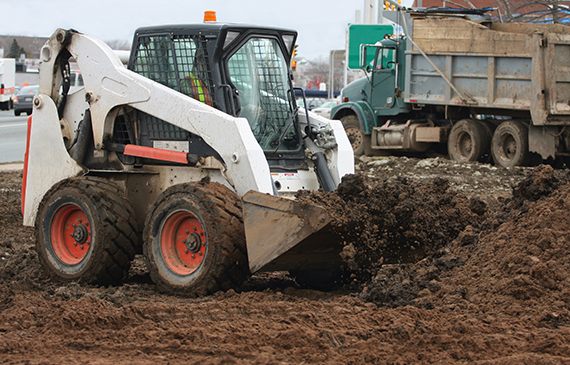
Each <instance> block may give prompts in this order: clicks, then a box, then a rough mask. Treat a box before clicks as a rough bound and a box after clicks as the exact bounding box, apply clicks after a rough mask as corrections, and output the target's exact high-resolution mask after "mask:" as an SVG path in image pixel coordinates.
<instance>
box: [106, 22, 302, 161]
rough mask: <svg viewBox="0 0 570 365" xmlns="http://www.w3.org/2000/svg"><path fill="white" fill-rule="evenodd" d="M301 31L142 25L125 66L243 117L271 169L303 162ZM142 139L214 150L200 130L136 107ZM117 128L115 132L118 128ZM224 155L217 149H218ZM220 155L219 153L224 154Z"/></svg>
mask: <svg viewBox="0 0 570 365" xmlns="http://www.w3.org/2000/svg"><path fill="white" fill-rule="evenodd" d="M296 38H297V33H296V32H295V31H292V30H284V29H267V28H259V27H256V26H249V25H235V24H221V23H210V24H195V25H172V26H159V27H144V28H139V29H138V30H137V31H136V32H135V37H134V41H133V48H132V51H131V56H130V60H129V64H128V68H129V69H130V70H132V71H134V72H136V73H138V74H140V75H142V76H145V77H147V78H149V79H151V80H154V81H156V82H159V83H161V84H163V85H165V86H168V87H169V88H171V89H174V90H177V91H179V92H181V93H183V94H185V95H188V96H190V97H193V98H195V99H196V100H199V101H201V102H203V103H206V104H208V105H210V106H212V107H214V108H217V109H219V110H221V111H223V112H225V113H227V114H230V115H233V116H235V117H243V118H246V119H247V120H248V122H249V125H250V127H251V130H252V132H253V134H254V136H255V138H256V139H257V141H258V142H259V144H260V146H261V147H262V149H263V150H264V151H265V154H266V157H267V160H268V162H269V165H270V167H271V168H272V171H273V170H274V169H284V170H296V169H306V168H307V166H306V163H305V161H304V157H305V156H304V148H303V140H302V138H301V133H300V130H299V126H298V119H297V106H296V104H295V97H294V93H293V89H292V84H291V75H290V69H289V65H290V61H291V55H292V52H293V46H294V44H295V40H296ZM139 114H141V115H139V116H138V120H139V121H140V122H139V123H140V126H137V127H139V128H138V131H140V132H139V133H140V135H132V134H133V133H134V132H135V128H130V129H131V130H129V128H127V126H126V125H123V126H121V123H116V125H115V128H116V129H117V128H123V129H124V130H123V131H122V133H115V136H118V135H123V136H124V137H125V138H127V139H128V140H123V141H119V140H116V141H114V142H116V143H133V141H134V140H137V139H139V140H140V141H141V144H142V145H146V146H150V147H156V148H165V146H168V147H170V148H175V149H176V150H180V151H184V152H190V153H195V154H197V155H200V156H212V155H213V156H216V155H217V154H216V152H215V151H214V150H213V149H212V148H210V147H209V146H208V145H207V144H206V143H205V142H204V141H202V140H201V139H200V138H199V137H198V136H195V135H192V134H191V133H190V132H187V131H185V130H183V129H181V128H178V127H176V126H173V125H171V124H169V123H167V122H165V121H162V120H158V119H157V118H154V117H152V116H150V115H146V114H144V113H141V112H139ZM116 132H117V131H116ZM216 157H218V158H219V156H216ZM220 160H221V159H220Z"/></svg>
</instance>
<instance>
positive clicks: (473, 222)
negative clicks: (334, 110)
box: [0, 158, 570, 365]
mask: <svg viewBox="0 0 570 365" xmlns="http://www.w3.org/2000/svg"><path fill="white" fill-rule="evenodd" d="M388 161H389V162H390V164H391V165H390V168H391V169H393V170H391V171H388V172H387V171H386V170H381V169H380V167H377V166H375V165H374V166H369V167H370V169H369V170H366V175H365V176H364V179H362V176H360V177H358V176H354V177H350V178H348V179H347V181H346V183H345V184H343V187H342V188H341V189H340V190H339V194H329V195H327V194H323V193H318V194H314V195H312V196H311V199H313V200H316V201H318V200H319V199H320V200H321V202H322V203H323V204H328V205H327V206H328V207H330V208H331V209H332V208H334V209H337V210H338V212H339V213H342V214H338V215H337V220H336V222H337V225H338V228H339V229H341V228H345V227H348V228H350V229H349V230H348V232H349V233H347V235H346V236H345V237H344V238H345V241H346V242H347V247H352V249H353V250H354V255H352V256H350V255H349V254H350V252H348V251H349V250H347V252H345V254H347V256H346V258H347V262H350V260H351V257H352V260H353V261H352V263H353V264H354V265H356V268H357V271H358V270H360V271H363V272H366V275H364V276H368V278H370V280H369V279H366V280H365V281H364V282H362V284H363V285H364V287H363V288H361V287H360V286H359V290H358V291H352V292H350V293H348V294H347V293H346V292H345V291H340V292H330V293H325V292H319V291H314V290H306V289H300V288H299V287H298V286H296V285H295V283H294V282H293V280H292V279H291V278H290V277H288V276H287V274H286V273H270V274H264V275H256V276H255V277H254V278H252V279H251V280H249V281H248V282H247V283H246V285H245V286H244V287H243V288H242V291H241V292H239V293H238V292H235V291H233V290H230V291H228V292H226V293H217V294H215V295H211V296H207V297H203V298H198V299H189V298H182V297H173V296H167V295H162V294H159V293H158V292H157V291H156V288H155V286H154V285H153V284H152V283H150V281H149V279H148V273H146V271H145V268H144V265H141V262H140V260H137V261H135V263H134V264H133V266H132V270H131V276H130V278H129V280H128V281H127V283H125V284H123V285H121V286H118V287H94V286H88V285H77V284H75V283H70V284H67V285H61V284H56V283H52V282H47V281H44V279H43V277H44V276H43V274H42V272H41V269H40V267H39V263H38V261H37V258H35V256H34V255H35V253H34V250H33V246H34V242H33V234H32V233H33V230H32V229H29V228H26V227H22V225H21V213H20V187H19V184H20V181H21V175H20V174H6V173H0V225H1V227H2V233H3V234H2V235H0V359H1V360H0V362H2V363H29V364H60V363H97V364H113V363H115V364H116V363H128V364H135V363H136V364H167V363H168V364H189V363H190V364H192V363H195V364H300V363H315V364H362V363H367V364H429V363H438V364H451V363H457V364H472V363H475V364H513V365H514V364H517V365H518V364H569V363H570V346H569V345H568V344H569V343H570V305H569V304H568V303H570V267H568V265H569V264H568V257H569V256H570V255H569V254H570V252H568V250H570V245H569V243H570V242H569V241H570V233H569V231H570V228H569V227H570V225H569V223H570V222H569V220H570V215H569V214H568V210H569V208H570V185H569V184H568V183H567V179H566V178H565V176H567V172H564V174H560V173H558V172H557V171H554V172H553V171H552V170H551V169H549V168H548V167H540V168H537V169H535V170H534V172H532V173H531V174H530V175H528V176H527V177H526V178H525V179H522V178H523V177H524V174H522V175H521V174H520V172H521V171H522V170H519V169H517V170H500V169H499V170H495V169H492V168H489V167H485V166H483V165H481V164H475V165H473V166H465V165H462V166H461V167H460V170H457V171H460V172H454V171H455V170H454V169H455V167H454V166H455V165H457V164H451V163H448V162H446V161H437V160H436V162H437V164H435V162H434V161H431V162H430V163H433V164H434V166H435V165H437V166H435V167H434V169H431V170H426V169H424V168H423V167H419V165H420V162H421V161H420V162H418V161H415V160H413V159H393V158H391V159H389V160H388ZM370 162H376V160H373V161H370ZM428 162H429V161H428ZM367 163H368V162H367ZM367 166H368V165H367ZM398 166H402V169H401V170H400V171H396V168H398ZM422 166H423V163H422ZM372 168H373V169H374V172H373V173H372V172H371V171H372ZM437 169H441V170H437ZM364 170H365V169H362V171H364ZM422 171H425V172H428V173H429V174H430V175H429V176H431V175H433V174H434V173H435V172H434V171H439V172H441V174H440V175H441V176H445V177H449V176H452V177H453V178H452V179H446V180H448V181H450V184H449V185H450V186H452V188H448V187H447V186H446V184H445V182H444V181H443V180H440V179H438V178H435V179H434V178H431V177H430V178H424V177H423V176H426V175H421V173H422ZM469 171H475V172H479V171H488V172H489V173H490V174H494V173H497V175H500V176H499V177H495V176H492V177H491V178H497V180H500V181H502V182H503V183H502V185H501V187H500V188H497V189H496V190H493V194H490V193H489V191H490V190H489V189H488V188H489V186H488V185H483V184H479V183H477V186H483V190H481V191H479V193H477V190H476V189H475V188H474V187H475V184H474V182H473V181H474V179H473V177H476V178H477V179H479V180H478V181H483V180H484V177H485V176H484V174H483V173H481V174H471V175H469V174H468V172H469ZM524 171H527V170H524ZM528 171H531V170H528ZM412 172H413V174H412ZM381 173H383V174H385V175H382V174H381ZM373 175H374V176H376V177H374V176H373ZM387 175H394V176H396V175H400V176H404V175H405V177H406V179H398V178H388V177H386V178H384V177H380V176H387ZM461 176H463V181H465V182H466V183H465V184H466V185H469V189H467V190H468V191H469V192H470V193H469V196H470V198H467V197H466V196H464V195H462V194H459V193H456V192H455V191H467V190H465V189H463V188H462V187H463V186H465V185H458V184H460V181H461V179H460V178H461ZM519 176H520V179H518V177H519ZM515 178H517V179H518V180H517V181H521V180H522V181H524V182H521V183H520V184H517V185H515V186H514V191H517V193H513V196H510V197H509V194H508V192H509V191H508V190H510V187H509V184H510V183H512V179H515ZM351 179H352V180H351ZM505 189H507V194H504V192H505V191H506V190H505ZM495 192H496V193H497V194H496V195H495ZM498 196H504V197H505V198H501V200H500V203H499V201H497V199H496V197H498ZM308 197H309V195H307V196H305V198H307V199H308ZM498 207H499V208H500V209H497V208H498ZM335 211H336V210H335ZM436 223H439V225H438V226H437V227H436V226H435V224H436ZM400 227H401V229H400ZM386 233H389V234H388V235H387V234H386ZM378 237H379V238H381V239H382V242H380V243H378V242H375V239H376V238H378ZM453 238H455V239H453ZM412 248H413V250H412ZM367 249H378V251H382V252H384V253H386V252H388V253H390V254H391V256H390V257H391V258H392V260H391V261H390V262H391V263H389V264H388V263H386V262H384V263H382V256H381V255H379V254H378V252H376V251H375V252H374V254H373V255H372V256H370V255H367V254H366V253H365V251H366V250H367ZM410 252H413V254H409V253H410ZM416 260H419V261H416ZM347 265H348V264H347ZM364 276H363V277H364ZM357 279H358V277H357ZM387 307H392V308H387Z"/></svg>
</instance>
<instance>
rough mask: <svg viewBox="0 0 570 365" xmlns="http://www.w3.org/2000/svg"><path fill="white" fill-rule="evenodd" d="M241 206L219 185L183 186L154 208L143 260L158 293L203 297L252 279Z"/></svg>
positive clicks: (147, 225)
mask: <svg viewBox="0 0 570 365" xmlns="http://www.w3.org/2000/svg"><path fill="white" fill-rule="evenodd" d="M241 212H242V208H241V201H240V200H239V198H238V196H237V195H236V194H235V193H234V192H232V191H231V190H230V189H228V188H227V187H225V186H223V185H221V184H218V183H209V182H200V183H196V184H193V183H189V184H180V185H176V186H173V187H171V188H169V189H167V190H166V191H165V192H164V193H162V194H161V196H160V197H159V198H158V199H157V201H156V202H155V203H154V204H153V205H152V207H151V209H150V211H149V214H148V215H147V219H146V222H145V230H144V246H143V250H144V255H145V259H146V261H147V266H148V268H149V271H150V276H151V278H152V280H153V281H154V283H155V284H156V285H157V287H158V289H159V290H161V291H163V292H167V293H172V294H183V295H189V296H203V295H208V294H212V293H215V292H217V291H219V290H228V289H230V288H238V287H239V286H240V285H241V284H242V283H243V282H244V281H245V280H246V279H247V277H248V276H249V266H248V260H247V253H246V252H247V251H246V245H245V233H244V225H243V219H242V213H241Z"/></svg>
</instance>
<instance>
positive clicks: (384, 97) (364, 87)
mask: <svg viewBox="0 0 570 365" xmlns="http://www.w3.org/2000/svg"><path fill="white" fill-rule="evenodd" d="M405 50H406V39H405V38H403V37H394V36H391V35H385V36H384V39H383V40H382V41H379V42H377V43H376V44H368V45H365V44H363V45H361V48H360V62H361V68H362V69H363V70H365V71H366V73H367V75H366V77H363V78H361V79H358V80H355V81H354V82H352V83H350V84H349V85H347V86H346V87H345V88H344V89H343V90H342V93H341V100H342V103H341V104H339V105H337V106H336V107H334V108H333V110H332V111H331V117H332V119H339V120H341V121H342V122H343V124H344V126H345V130H346V132H347V134H348V136H349V139H350V141H351V143H352V145H353V148H354V151H355V154H357V155H361V154H364V153H365V150H369V151H367V153H366V154H371V151H370V150H371V135H372V132H373V128H375V127H381V126H382V125H383V124H384V123H386V121H387V120H388V119H389V118H390V117H394V116H398V115H402V114H407V113H409V112H410V111H411V104H409V103H405V102H404V99H403V85H404V77H405V69H406V67H405V63H406V59H405Z"/></svg>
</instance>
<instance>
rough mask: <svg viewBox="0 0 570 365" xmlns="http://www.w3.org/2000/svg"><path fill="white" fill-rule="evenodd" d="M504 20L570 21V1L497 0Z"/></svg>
mask: <svg viewBox="0 0 570 365" xmlns="http://www.w3.org/2000/svg"><path fill="white" fill-rule="evenodd" d="M497 2H498V4H499V7H500V9H501V11H502V13H503V14H502V15H503V16H504V18H503V21H504V22H523V23H556V24H562V23H568V22H570V1H558V0H497Z"/></svg>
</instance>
